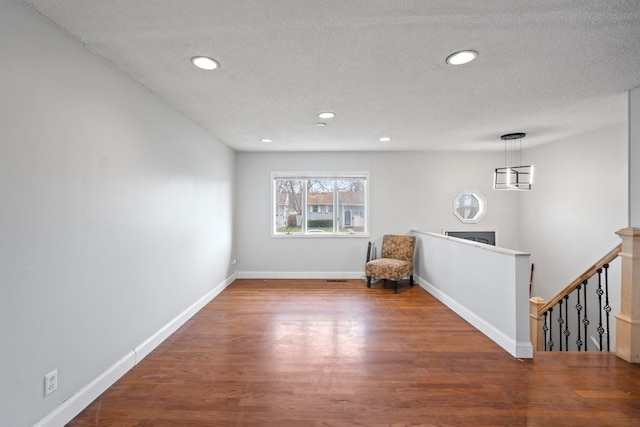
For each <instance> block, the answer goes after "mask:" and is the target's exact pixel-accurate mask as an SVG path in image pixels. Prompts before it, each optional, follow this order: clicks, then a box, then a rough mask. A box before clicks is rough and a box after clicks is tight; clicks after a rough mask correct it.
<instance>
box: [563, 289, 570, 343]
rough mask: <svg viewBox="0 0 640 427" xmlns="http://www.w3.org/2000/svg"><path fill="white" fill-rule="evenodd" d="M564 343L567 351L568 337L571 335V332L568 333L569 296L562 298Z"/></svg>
mask: <svg viewBox="0 0 640 427" xmlns="http://www.w3.org/2000/svg"><path fill="white" fill-rule="evenodd" d="M564 301H565V305H564V319H565V323H564V343H565V351H569V335H571V331H569V295H565V296H564Z"/></svg>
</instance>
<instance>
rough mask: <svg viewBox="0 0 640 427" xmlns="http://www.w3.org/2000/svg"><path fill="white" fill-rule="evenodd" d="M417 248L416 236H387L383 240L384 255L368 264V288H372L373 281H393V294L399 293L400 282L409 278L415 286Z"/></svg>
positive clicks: (410, 282)
mask: <svg viewBox="0 0 640 427" xmlns="http://www.w3.org/2000/svg"><path fill="white" fill-rule="evenodd" d="M415 246H416V238H415V237H414V236H402V235H394V234H386V235H385V236H384V237H383V238H382V253H381V257H380V258H378V259H374V260H371V261H369V262H367V266H366V273H365V274H366V276H367V287H368V288H370V287H371V279H372V278H373V277H377V278H378V279H383V280H391V281H392V282H393V293H394V294H397V293H398V280H400V279H403V278H405V277H408V278H409V284H410V285H411V286H413V253H414V249H415Z"/></svg>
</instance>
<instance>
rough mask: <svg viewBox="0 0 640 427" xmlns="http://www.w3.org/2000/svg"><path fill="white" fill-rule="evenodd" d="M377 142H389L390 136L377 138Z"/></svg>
mask: <svg viewBox="0 0 640 427" xmlns="http://www.w3.org/2000/svg"><path fill="white" fill-rule="evenodd" d="M378 141H380V142H389V141H391V137H390V136H381V137H380V138H378Z"/></svg>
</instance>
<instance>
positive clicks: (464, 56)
mask: <svg viewBox="0 0 640 427" xmlns="http://www.w3.org/2000/svg"><path fill="white" fill-rule="evenodd" d="M477 57H478V52H476V51H475V50H461V51H460V52H456V53H452V54H451V55H449V56H448V57H447V64H451V65H463V64H467V63H469V62H471V61H473V60H474V59H476V58H477Z"/></svg>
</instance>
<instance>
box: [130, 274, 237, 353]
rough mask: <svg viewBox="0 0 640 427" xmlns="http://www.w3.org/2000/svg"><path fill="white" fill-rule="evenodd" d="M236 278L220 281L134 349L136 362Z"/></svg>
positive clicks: (231, 277) (232, 276)
mask: <svg viewBox="0 0 640 427" xmlns="http://www.w3.org/2000/svg"><path fill="white" fill-rule="evenodd" d="M235 279H236V274H235V273H234V274H233V275H231V276H230V277H229V278H227V279H226V280H225V281H224V282H222V283H220V284H219V285H218V286H216V287H215V288H213V289H212V290H210V291H209V292H207V293H206V294H205V295H204V296H202V297H201V298H200V299H199V300H198V301H196V302H194V303H193V304H191V306H189V307H188V308H187V309H186V310H184V311H183V312H182V313H180V314H179V315H178V316H176V317H175V318H174V319H173V320H171V321H170V322H169V323H167V324H166V325H164V326H163V327H162V328H160V329H159V330H158V331H157V332H156V333H154V334H153V335H151V336H150V337H149V338H147V339H146V340H144V341H143V342H142V344H140V345H139V346H137V347H136V348H135V349H134V350H133V351H134V352H135V354H136V364H138V363H139V362H140V361H141V360H142V359H144V358H145V357H147V355H148V354H149V353H151V352H152V351H153V350H154V349H155V348H156V347H157V346H159V345H160V344H162V342H163V341H164V340H166V339H167V338H169V337H170V336H171V334H173V333H174V332H175V331H177V330H178V329H179V328H180V327H181V326H182V325H184V324H185V323H186V322H187V320H189V319H191V318H192V317H193V315H195V314H196V313H197V312H198V311H200V310H201V309H202V308H203V307H204V306H205V305H207V304H208V303H209V302H210V301H211V300H213V299H214V298H215V297H217V296H218V294H220V292H222V291H224V290H225V289H226V287H227V286H229V285H230V284H231V283H232V282H233V281H234V280H235Z"/></svg>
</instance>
